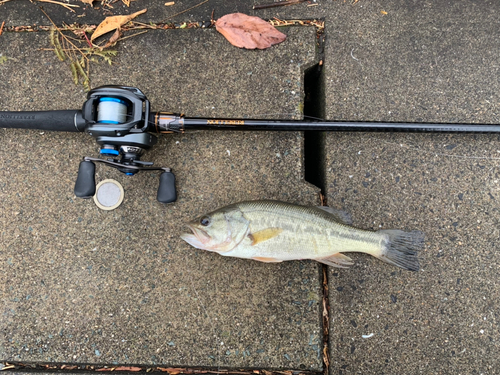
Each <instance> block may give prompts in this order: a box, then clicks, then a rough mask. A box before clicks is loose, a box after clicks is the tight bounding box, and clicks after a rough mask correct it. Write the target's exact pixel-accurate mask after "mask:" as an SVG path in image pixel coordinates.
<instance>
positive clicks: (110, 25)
mask: <svg viewBox="0 0 500 375" xmlns="http://www.w3.org/2000/svg"><path fill="white" fill-rule="evenodd" d="M146 11H147V9H143V10H140V11H138V12H135V13H132V14H129V15H127V16H111V17H106V19H105V20H104V21H102V22H101V23H100V24H99V26H97V28H96V29H95V31H94V33H93V34H92V37H91V38H90V41H91V42H92V41H93V40H94V39H95V38H98V37H100V36H101V35H104V34H106V33H109V32H110V31H113V30H115V29H119V28H120V27H122V26H123V25H125V24H126V23H127V22H129V21H131V20H133V19H134V18H135V17H137V16H138V15H140V14H143V13H146Z"/></svg>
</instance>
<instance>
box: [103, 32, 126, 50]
mask: <svg viewBox="0 0 500 375" xmlns="http://www.w3.org/2000/svg"><path fill="white" fill-rule="evenodd" d="M121 36H122V33H121V31H120V28H118V29H116V31H115V32H114V33H113V36H112V37H111V38H109V40H108V41H107V43H106V45H105V46H104V47H102V49H106V48H108V47H111V46H112V45H113V44H115V43H116V41H117V40H118V39H119V38H120V37H121Z"/></svg>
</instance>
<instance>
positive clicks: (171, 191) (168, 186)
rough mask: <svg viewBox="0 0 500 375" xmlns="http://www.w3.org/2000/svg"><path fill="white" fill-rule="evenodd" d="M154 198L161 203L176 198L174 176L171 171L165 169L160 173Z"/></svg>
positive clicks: (172, 200) (169, 201)
mask: <svg viewBox="0 0 500 375" xmlns="http://www.w3.org/2000/svg"><path fill="white" fill-rule="evenodd" d="M156 199H157V200H158V202H161V203H171V202H175V200H176V199H177V192H176V191H175V176H174V174H173V173H172V172H170V171H165V172H162V173H161V174H160V185H159V186H158V194H157V195H156Z"/></svg>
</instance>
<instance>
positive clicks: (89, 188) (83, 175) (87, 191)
mask: <svg viewBox="0 0 500 375" xmlns="http://www.w3.org/2000/svg"><path fill="white" fill-rule="evenodd" d="M94 194H95V164H94V163H93V162H91V161H88V160H84V161H82V162H80V167H79V168H78V177H77V178H76V183H75V195H76V196H77V197H79V198H85V199H87V198H92V197H93V196H94Z"/></svg>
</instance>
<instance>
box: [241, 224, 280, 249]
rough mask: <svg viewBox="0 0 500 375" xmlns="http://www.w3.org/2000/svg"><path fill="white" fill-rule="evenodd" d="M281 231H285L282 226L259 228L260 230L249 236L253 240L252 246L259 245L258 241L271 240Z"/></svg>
mask: <svg viewBox="0 0 500 375" xmlns="http://www.w3.org/2000/svg"><path fill="white" fill-rule="evenodd" d="M281 232H283V229H282V228H266V229H263V230H259V231H258V232H254V233H250V234H249V235H248V238H250V240H252V244H251V245H252V246H255V245H257V244H258V243H261V242H264V241H267V240H270V239H271V238H274V237H276V236H278V235H279V234H280V233H281Z"/></svg>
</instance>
